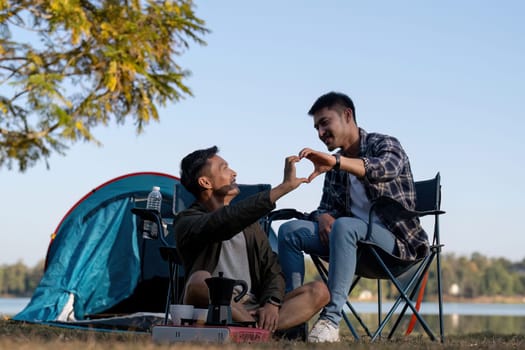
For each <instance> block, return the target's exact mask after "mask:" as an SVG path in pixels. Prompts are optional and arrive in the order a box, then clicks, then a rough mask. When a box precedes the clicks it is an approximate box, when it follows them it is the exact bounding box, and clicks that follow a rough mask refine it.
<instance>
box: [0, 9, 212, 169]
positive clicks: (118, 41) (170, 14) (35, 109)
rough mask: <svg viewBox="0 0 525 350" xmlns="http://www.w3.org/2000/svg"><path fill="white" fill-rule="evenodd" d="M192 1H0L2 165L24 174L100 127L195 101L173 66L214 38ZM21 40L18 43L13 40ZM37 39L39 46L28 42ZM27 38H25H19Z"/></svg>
mask: <svg viewBox="0 0 525 350" xmlns="http://www.w3.org/2000/svg"><path fill="white" fill-rule="evenodd" d="M193 8H194V5H193V1H192V0H163V1H160V0H146V1H139V0H132V1H122V0H102V1H89V0H71V1H63V0H38V1H25V0H0V82H1V86H2V88H1V89H0V168H1V167H2V166H7V167H8V169H11V168H12V165H13V163H16V162H18V169H19V170H20V171H24V170H26V169H27V168H28V167H30V166H33V165H34V164H36V163H37V162H38V161H39V160H41V159H42V158H43V159H44V160H45V161H46V164H47V159H48V158H49V156H50V154H51V153H52V152H53V151H54V152H58V153H60V154H64V153H65V150H67V148H68V145H69V144H71V143H74V142H77V141H88V142H94V143H97V144H98V141H97V140H96V139H95V137H94V135H93V134H92V133H91V130H92V128H93V127H95V126H96V125H100V124H102V125H107V124H108V122H109V121H110V120H112V119H114V120H115V121H116V122H117V123H124V122H125V121H126V120H127V119H130V118H131V119H132V120H133V121H134V122H135V124H136V126H137V132H138V133H140V132H141V131H142V130H143V127H144V126H145V125H146V124H148V123H149V122H150V121H151V120H158V119H159V115H158V109H157V107H158V106H163V105H165V104H166V102H168V101H178V100H180V99H181V98H184V97H185V96H191V95H192V93H191V90H190V88H189V87H188V86H186V85H185V84H184V82H183V81H184V79H185V78H186V77H187V76H188V75H189V71H187V70H184V69H183V68H182V67H180V66H179V65H178V64H177V63H176V62H175V61H174V60H173V58H174V56H178V55H182V54H183V53H184V52H185V50H187V49H188V48H189V44H190V42H195V43H197V44H200V45H204V44H205V42H204V41H203V39H202V36H203V35H204V34H206V33H208V32H209V30H208V29H207V28H205V27H204V25H205V23H204V21H203V20H201V19H199V18H197V17H196V15H195V13H194V9H193ZM13 38H15V39H14V40H13ZM22 38H30V42H31V43H27V42H24V41H22ZM17 40H18V41H17Z"/></svg>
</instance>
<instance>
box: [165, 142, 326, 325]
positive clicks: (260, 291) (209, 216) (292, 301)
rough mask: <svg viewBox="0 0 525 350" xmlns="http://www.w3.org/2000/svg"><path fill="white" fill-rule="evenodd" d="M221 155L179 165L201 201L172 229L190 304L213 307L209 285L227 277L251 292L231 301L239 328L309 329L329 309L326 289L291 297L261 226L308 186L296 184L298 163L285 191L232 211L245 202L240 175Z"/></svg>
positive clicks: (307, 288)
mask: <svg viewBox="0 0 525 350" xmlns="http://www.w3.org/2000/svg"><path fill="white" fill-rule="evenodd" d="M217 152H218V149H217V147H216V146H213V147H211V148H208V149H203V150H197V151H195V152H193V153H191V154H189V155H187V156H186V157H185V158H184V159H183V160H182V162H181V183H182V184H183V185H184V187H185V188H186V189H187V190H188V191H189V192H191V193H192V194H193V195H194V196H195V198H196V199H197V200H196V201H195V203H193V204H192V205H191V206H190V207H189V208H188V209H186V210H184V211H182V212H180V213H179V214H178V215H177V218H176V219H175V222H174V230H175V232H176V233H177V235H176V236H177V250H178V252H179V254H180V256H181V258H182V261H183V264H184V269H185V271H186V274H187V276H189V277H188V280H187V282H186V286H185V290H184V303H185V304H192V305H195V306H196V307H207V305H208V302H209V299H208V288H207V285H206V283H205V279H207V278H209V277H212V276H217V275H218V273H219V271H221V272H224V275H225V276H226V277H229V278H233V279H241V280H244V281H246V282H247V284H248V290H249V292H248V293H247V294H246V296H245V297H244V298H243V299H241V300H240V301H239V302H234V301H232V318H233V320H234V321H237V322H245V321H257V324H258V327H260V328H263V329H267V330H269V331H272V332H273V331H276V330H285V329H289V328H291V327H294V326H297V325H300V324H302V323H305V322H306V321H308V320H309V319H310V318H311V317H312V316H313V315H315V314H316V313H317V312H318V311H319V310H321V308H322V307H323V306H324V305H326V303H328V301H329V299H330V294H329V292H328V289H327V288H326V285H325V284H324V283H322V282H320V281H316V282H311V283H309V284H305V285H304V286H302V287H300V288H297V289H295V290H293V291H292V292H290V293H288V294H286V295H285V293H284V288H285V281H284V277H283V274H282V272H281V267H280V265H279V263H278V258H277V256H276V254H275V253H274V252H273V251H272V249H271V247H270V244H269V241H268V238H267V236H266V233H265V232H264V231H263V229H262V227H261V226H260V225H259V223H258V220H259V219H260V218H261V217H262V216H264V215H266V214H268V213H269V212H270V211H271V210H273V209H274V208H275V202H276V201H277V200H278V199H279V198H281V197H282V196H284V195H285V194H287V193H289V192H291V191H293V190H294V189H296V188H297V187H299V186H300V185H301V184H302V183H306V182H308V180H307V179H306V178H297V176H296V170H295V163H296V162H298V161H299V160H300V159H299V157H298V156H290V157H288V158H286V162H285V169H284V180H283V182H282V183H281V184H279V185H278V186H276V187H274V188H272V189H271V190H269V191H263V192H260V193H258V194H256V195H253V196H251V197H249V198H246V199H244V200H242V201H239V202H237V203H235V204H232V205H230V202H231V201H232V199H233V198H234V197H235V196H237V195H238V194H239V187H238V186H237V184H236V182H235V179H236V176H237V174H236V173H235V171H234V170H232V169H230V167H229V166H228V163H227V162H226V161H225V160H224V159H222V158H221V157H220V156H218V155H217Z"/></svg>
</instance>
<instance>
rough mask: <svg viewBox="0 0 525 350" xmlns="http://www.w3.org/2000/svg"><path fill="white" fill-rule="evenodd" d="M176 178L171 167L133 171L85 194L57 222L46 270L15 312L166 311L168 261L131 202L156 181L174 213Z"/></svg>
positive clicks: (45, 316)
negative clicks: (143, 229) (144, 230)
mask: <svg viewBox="0 0 525 350" xmlns="http://www.w3.org/2000/svg"><path fill="white" fill-rule="evenodd" d="M178 182H179V180H178V178H176V177H174V176H171V175H167V174H162V173H153V172H143V173H133V174H128V175H124V176H120V177H117V178H115V179H113V180H110V181H108V182H106V183H103V184H102V185H100V186H98V187H97V188H95V189H93V190H92V191H90V192H89V193H88V194H86V195H85V196H84V197H83V198H82V199H80V200H79V201H78V202H77V203H76V204H75V205H74V206H73V207H72V208H71V209H70V210H69V211H68V212H67V214H66V215H65V216H64V218H63V219H62V220H61V222H60V223H59V225H58V226H57V228H56V230H55V232H54V233H53V235H52V239H51V242H50V244H49V249H48V253H47V256H46V268H45V272H44V276H43V277H42V280H41V281H40V284H39V285H38V287H37V288H36V290H35V293H34V295H33V297H32V299H31V301H30V303H29V304H28V306H27V307H26V308H25V309H24V310H22V311H21V312H20V313H19V314H17V315H15V317H14V318H13V319H14V320H20V321H30V322H49V321H75V320H84V319H86V318H91V317H92V316H93V315H97V314H98V315H104V314H116V313H133V312H136V311H146V312H163V311H164V307H165V303H166V293H167V286H168V264H167V262H166V261H164V260H162V258H161V257H160V254H159V251H158V248H159V246H160V241H158V240H147V239H143V238H142V232H141V230H140V225H141V220H140V219H139V218H138V217H136V216H135V215H133V214H132V213H131V208H133V207H145V204H146V197H147V195H148V193H149V192H150V191H151V189H152V187H153V186H159V187H160V189H161V193H162V196H163V204H162V214H163V217H165V218H166V219H167V220H168V221H169V219H170V218H173V214H172V210H171V206H172V202H173V200H172V199H173V190H174V186H175V184H176V183H178ZM172 236H173V235H172V234H171V235H168V237H167V239H168V241H169V242H173V241H174V240H173V237H172Z"/></svg>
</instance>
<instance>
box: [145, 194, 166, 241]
mask: <svg viewBox="0 0 525 350" xmlns="http://www.w3.org/2000/svg"><path fill="white" fill-rule="evenodd" d="M161 205H162V194H161V193H160V187H159V186H153V189H152V190H151V192H150V193H149V194H148V202H147V204H146V209H154V210H156V211H157V212H159V213H160V208H161ZM157 236H158V227H157V224H156V223H153V222H151V221H149V220H144V232H143V233H142V237H143V238H146V239H153V238H157Z"/></svg>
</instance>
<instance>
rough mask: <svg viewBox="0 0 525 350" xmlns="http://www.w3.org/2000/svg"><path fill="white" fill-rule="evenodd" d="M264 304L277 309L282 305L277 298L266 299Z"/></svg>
mask: <svg viewBox="0 0 525 350" xmlns="http://www.w3.org/2000/svg"><path fill="white" fill-rule="evenodd" d="M264 304H270V305H274V306H277V307H279V308H280V307H281V306H282V305H283V303H282V301H281V299H279V298H277V297H269V298H268V299H266V302H265V303H264Z"/></svg>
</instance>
